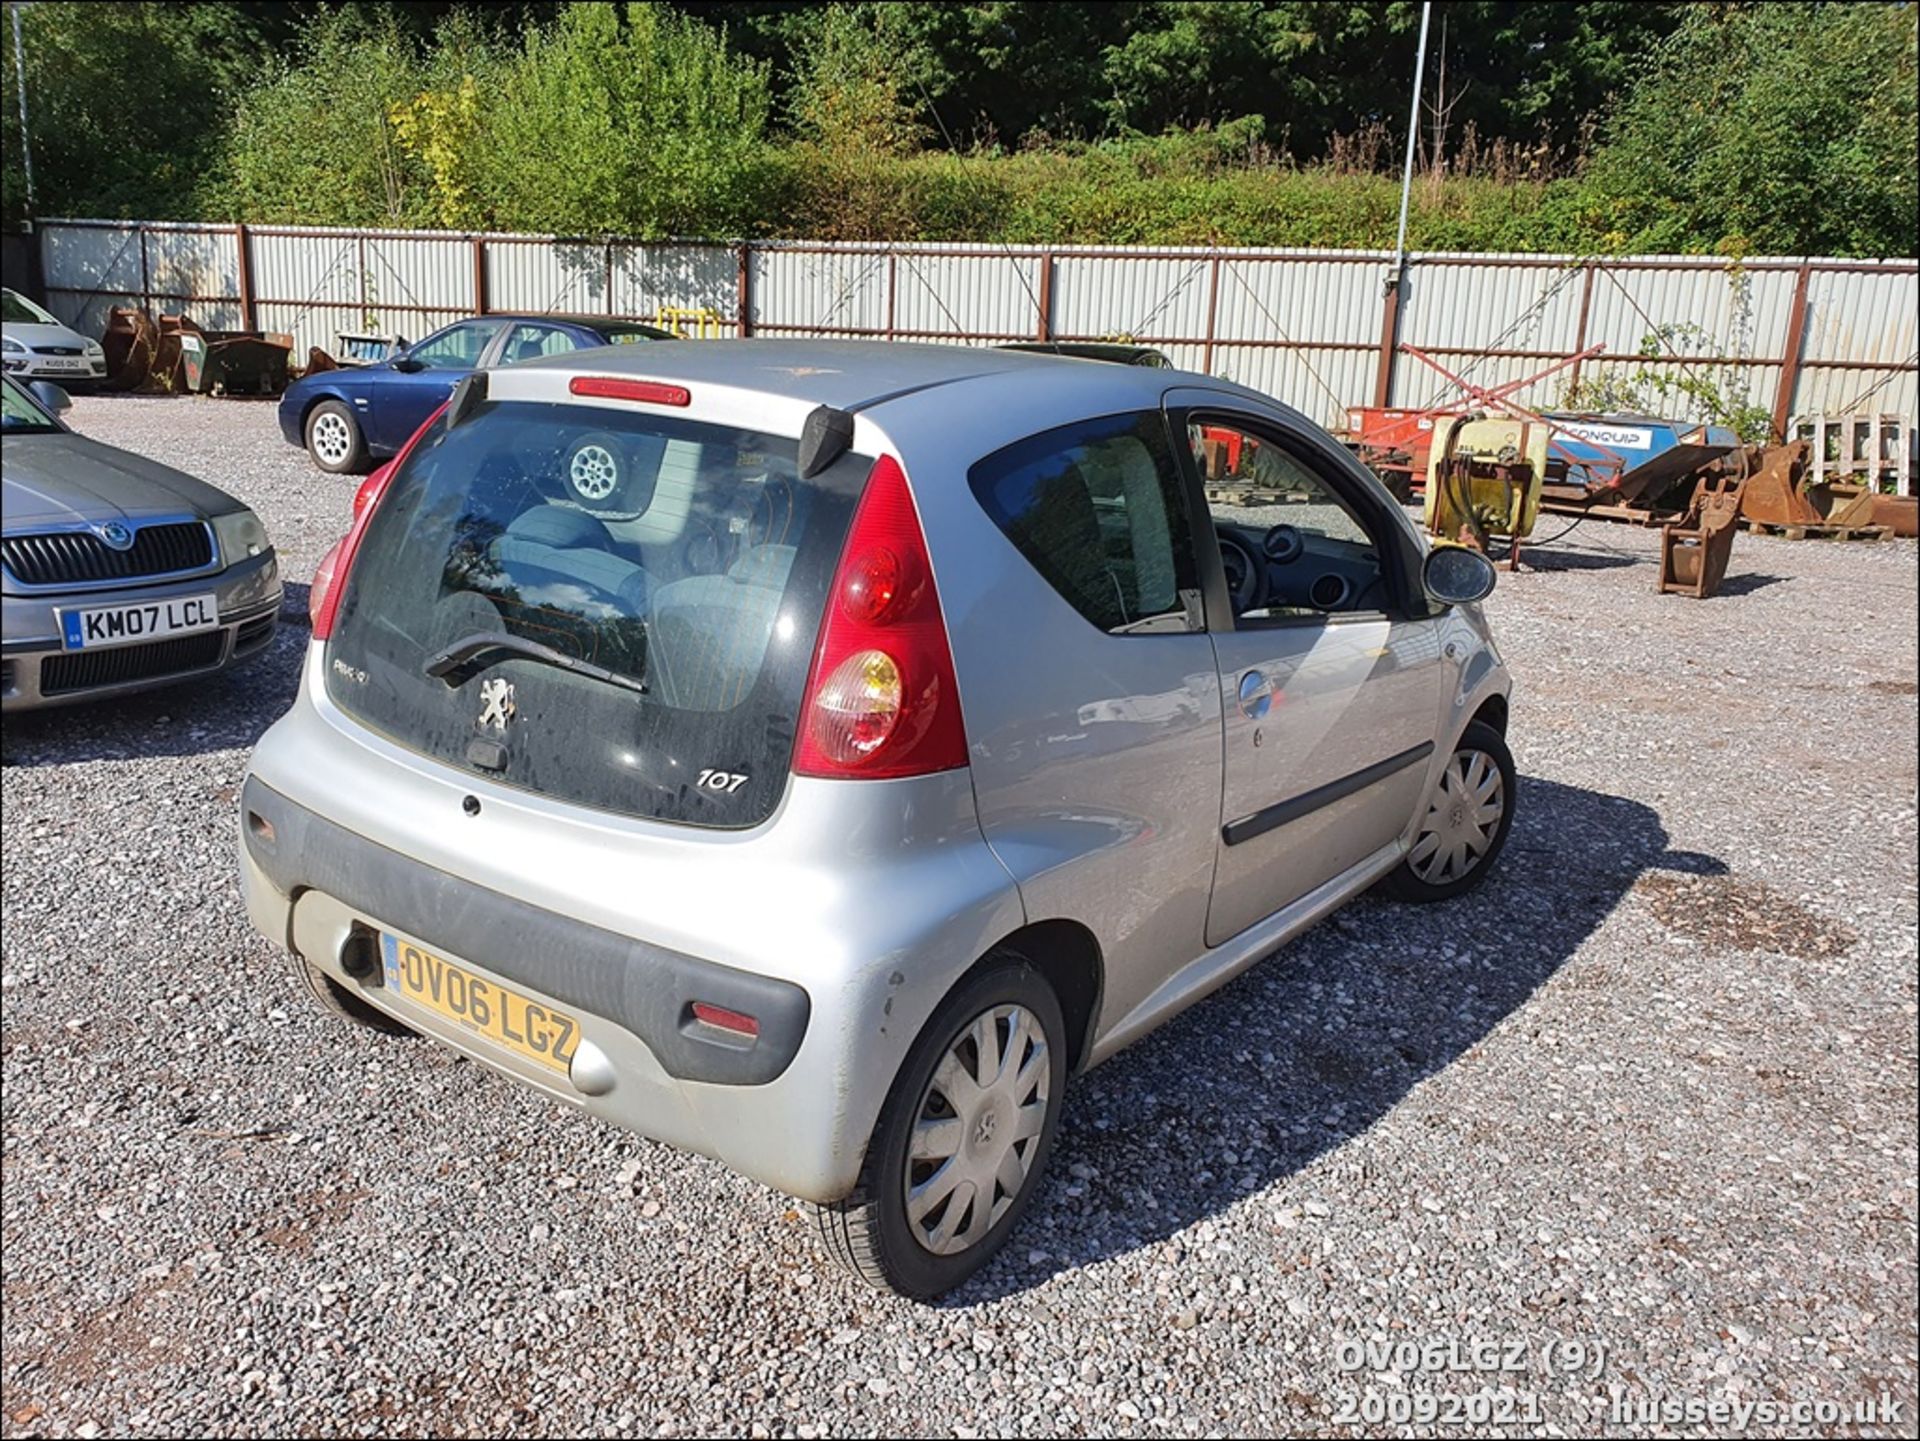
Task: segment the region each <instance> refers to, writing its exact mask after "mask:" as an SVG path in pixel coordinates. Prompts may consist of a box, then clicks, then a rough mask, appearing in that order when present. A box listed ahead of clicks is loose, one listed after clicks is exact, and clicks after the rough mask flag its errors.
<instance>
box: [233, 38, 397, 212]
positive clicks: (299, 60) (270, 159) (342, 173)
mask: <svg viewBox="0 0 1920 1441" xmlns="http://www.w3.org/2000/svg"><path fill="white" fill-rule="evenodd" d="M425 76H426V71H425V67H424V66H423V63H422V60H421V56H420V53H419V49H418V47H417V45H416V43H415V42H414V40H412V39H411V38H410V37H409V36H407V35H405V34H403V33H402V32H401V30H400V29H399V28H398V27H397V26H396V25H395V24H394V23H393V20H392V17H391V16H388V15H385V14H382V13H380V12H379V11H373V12H366V11H360V10H356V9H353V8H350V7H347V8H342V9H340V10H339V11H336V12H333V13H329V14H325V15H322V16H320V17H318V18H317V19H316V20H315V21H314V22H313V23H312V24H311V25H310V26H308V28H307V29H306V30H305V31H304V32H303V34H302V36H301V40H300V43H299V46H298V51H297V56H296V58H295V59H294V60H292V61H282V62H280V63H279V64H278V65H276V66H274V67H272V68H270V69H269V71H268V73H267V75H266V78H264V79H263V80H262V81H261V82H260V83H259V84H257V85H256V86H254V87H253V88H252V89H251V90H249V91H248V92H247V93H246V94H245V95H243V96H242V97H241V99H240V103H239V105H238V106H237V107H236V109H235V112H234V116H233V121H232V125H231V127H230V128H229V130H228V131H227V135H226V141H227V143H226V147H225V154H224V156H223V157H222V163H221V168H220V174H219V178H218V182H217V191H216V194H217V196H218V201H217V203H218V204H219V205H220V207H221V208H223V209H225V210H226V211H228V212H229V213H231V214H232V215H236V216H239V217H242V218H245V219H248V220H270V221H285V222H292V223H298V224H307V225H424V224H429V223H431V222H432V221H433V219H434V218H435V217H434V211H433V201H432V183H431V176H430V174H429V172H428V170H427V168H426V166H425V165H424V164H422V162H421V161H420V160H419V159H418V158H417V157H416V156H414V155H411V154H409V153H408V152H407V150H406V149H405V147H403V146H402V145H401V144H400V141H399V137H398V135H397V133H396V131H395V128H394V124H393V118H392V116H393V111H394V109H395V107H397V106H402V105H405V104H407V103H408V102H410V101H412V100H413V98H414V97H415V96H417V95H418V94H419V93H420V91H421V90H422V89H423V88H425Z"/></svg>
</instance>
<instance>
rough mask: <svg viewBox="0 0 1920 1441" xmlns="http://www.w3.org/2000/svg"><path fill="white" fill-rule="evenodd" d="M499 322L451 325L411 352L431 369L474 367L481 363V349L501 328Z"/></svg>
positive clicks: (470, 322)
mask: <svg viewBox="0 0 1920 1441" xmlns="http://www.w3.org/2000/svg"><path fill="white" fill-rule="evenodd" d="M499 329H500V326H499V324H498V323H497V322H494V321H486V320H475V321H469V322H467V323H466V324H464V325H455V326H451V327H449V328H448V329H446V330H443V331H441V332H440V333H439V334H438V335H436V336H434V337H432V338H431V339H429V340H423V341H421V342H420V344H418V345H416V346H414V348H413V349H412V350H410V351H408V352H407V354H408V355H409V356H411V357H412V358H413V359H415V360H417V361H419V362H420V363H421V364H422V365H424V366H426V367H427V369H429V370H472V369H473V368H474V367H475V366H476V365H478V364H479V363H480V352H481V351H483V350H485V349H486V348H487V342H488V341H489V340H491V339H493V337H494V335H495V334H496V333H497V332H498V331H499Z"/></svg>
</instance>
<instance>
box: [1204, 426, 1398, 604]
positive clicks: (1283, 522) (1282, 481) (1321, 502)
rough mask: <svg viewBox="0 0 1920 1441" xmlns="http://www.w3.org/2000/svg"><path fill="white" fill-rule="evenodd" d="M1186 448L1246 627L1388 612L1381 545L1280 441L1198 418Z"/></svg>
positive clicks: (1310, 469) (1336, 492)
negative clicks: (1248, 624) (1256, 623)
mask: <svg viewBox="0 0 1920 1441" xmlns="http://www.w3.org/2000/svg"><path fill="white" fill-rule="evenodd" d="M1187 439H1188V443H1189V444H1190V445H1191V446H1192V447H1193V459H1194V463H1195V465H1196V466H1197V467H1198V469H1199V471H1200V476H1201V481H1202V485H1203V488H1204V490H1205V493H1206V497H1207V510H1208V513H1209V515H1210V517H1211V519H1212V521H1213V525H1214V529H1215V531H1216V532H1217V533H1218V534H1219V536H1220V542H1221V557H1222V559H1223V560H1224V562H1225V563H1226V568H1227V586H1228V589H1229V590H1230V591H1231V592H1232V593H1233V609H1234V614H1235V616H1236V617H1238V618H1239V619H1241V620H1243V621H1247V620H1251V621H1260V620H1298V619H1301V618H1319V617H1324V616H1327V615H1335V614H1343V613H1351V612H1357V611H1380V610H1385V609H1386V608H1387V605H1388V584H1387V580H1386V571H1385V568H1384V566H1383V565H1382V564H1381V547H1380V544H1379V542H1378V541H1376V540H1375V538H1374V537H1373V535H1372V534H1371V533H1370V532H1369V530H1368V528H1367V526H1366V524H1365V523H1364V522H1363V521H1362V520H1361V518H1360V516H1359V515H1358V514H1357V513H1356V512H1355V511H1354V509H1353V507H1352V506H1351V505H1349V504H1348V503H1347V502H1346V501H1345V500H1344V499H1342V498H1341V496H1340V493H1339V491H1338V490H1336V489H1335V488H1334V487H1333V486H1332V485H1330V484H1328V482H1327V481H1326V480H1325V479H1324V478H1322V477H1321V476H1320V475H1319V474H1318V473H1317V472H1316V471H1315V470H1314V468H1313V467H1312V466H1311V465H1310V464H1308V463H1307V462H1306V461H1304V460H1302V459H1301V458H1300V457H1299V456H1297V455H1295V454H1294V453H1293V452H1292V451H1290V450H1288V449H1287V448H1286V447H1285V446H1283V445H1282V444H1281V443H1280V442H1279V441H1278V440H1275V439H1270V438H1268V437H1265V436H1262V435H1259V434H1256V433H1254V432H1253V431H1251V430H1246V429H1243V428H1241V427H1240V426H1239V425H1236V424H1233V423H1230V422H1226V421H1214V420H1208V419H1205V418H1203V417H1202V418H1195V419H1192V420H1190V421H1189V422H1188V425H1187Z"/></svg>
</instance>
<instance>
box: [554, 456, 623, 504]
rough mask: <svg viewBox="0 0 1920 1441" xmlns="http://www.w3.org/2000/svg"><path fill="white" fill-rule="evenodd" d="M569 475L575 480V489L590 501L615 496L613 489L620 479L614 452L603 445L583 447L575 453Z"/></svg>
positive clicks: (569, 467) (569, 466)
mask: <svg viewBox="0 0 1920 1441" xmlns="http://www.w3.org/2000/svg"><path fill="white" fill-rule="evenodd" d="M567 473H568V475H569V476H570V477H571V478H572V480H573V488H574V489H575V490H577V491H579V492H580V494H581V495H583V496H585V497H586V498H587V499H588V500H605V499H606V498H607V497H608V496H609V495H612V494H613V487H614V485H615V484H616V483H617V482H618V481H619V479H620V468H619V466H618V465H616V464H615V463H614V459H613V452H612V451H610V450H608V449H607V448H606V447H605V446H603V445H583V446H581V447H580V448H579V449H578V450H576V451H575V452H574V453H573V460H572V461H571V463H569V465H568V467H567Z"/></svg>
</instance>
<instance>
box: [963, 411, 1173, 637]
mask: <svg viewBox="0 0 1920 1441" xmlns="http://www.w3.org/2000/svg"><path fill="white" fill-rule="evenodd" d="M968 482H969V484H971V486H972V487H973V493H974V496H975V498H976V499H978V500H979V502H980V504H981V506H982V507H983V508H984V509H985V510H986V512H987V514H988V515H989V516H991V517H992V518H993V522H994V524H995V525H997V526H999V527H1000V529H1001V531H1002V533H1004V534H1005V535H1006V537H1007V539H1008V540H1010V541H1012V542H1013V544H1014V546H1015V547H1016V548H1017V549H1018V550H1019V552H1020V554H1021V555H1023V556H1025V557H1026V559H1027V562H1028V564H1030V565H1031V566H1032V567H1033V568H1034V569H1035V570H1037V571H1038V572H1040V574H1041V575H1042V576H1044V577H1045V578H1046V581H1047V583H1048V584H1049V585H1051V586H1052V587H1053V588H1054V589H1055V590H1057V591H1058V592H1060V594H1061V596H1062V597H1063V598H1064V599H1065V600H1066V601H1067V602H1068V603H1069V604H1070V605H1072V606H1073V608H1074V609H1075V610H1077V611H1079V612H1080V614H1082V615H1083V616H1085V617H1086V618H1087V619H1088V620H1089V621H1091V622H1092V623H1093V624H1094V625H1096V626H1098V627H1099V628H1100V629H1101V630H1104V631H1107V632H1110V633H1125V632H1165V631H1185V630H1194V629H1198V628H1199V624H1200V621H1199V581H1198V580H1197V579H1196V578H1195V570H1196V566H1195V561H1194V550H1193V534H1192V528H1191V526H1190V525H1189V523H1188V519H1187V512H1186V506H1185V504H1184V502H1183V499H1182V483H1181V479H1180V472H1179V468H1178V466H1177V465H1176V463H1175V461H1174V456H1173V451H1172V447H1171V445H1170V443H1169V441H1168V437H1167V426H1166V421H1165V420H1164V419H1163V418H1162V417H1161V415H1160V414H1159V413H1158V412H1153V411H1150V412H1146V413H1144V414H1135V415H1111V416H1106V417H1103V418H1102V419H1099V420H1086V421H1080V422H1078V423H1076V424H1074V425H1068V426H1062V427H1061V428H1060V429H1058V430H1049V431H1045V432H1042V433H1041V434H1039V435H1034V436H1029V437H1028V438H1027V439H1025V440H1022V441H1019V442H1018V443H1016V444H1014V445H1010V446H1008V447H1007V448H1006V449H1004V450H1000V451H996V452H994V453H993V454H992V455H990V456H988V457H987V458H986V459H984V460H982V461H980V462H978V463H977V464H976V465H975V466H974V467H973V469H972V470H971V471H970V472H968Z"/></svg>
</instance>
